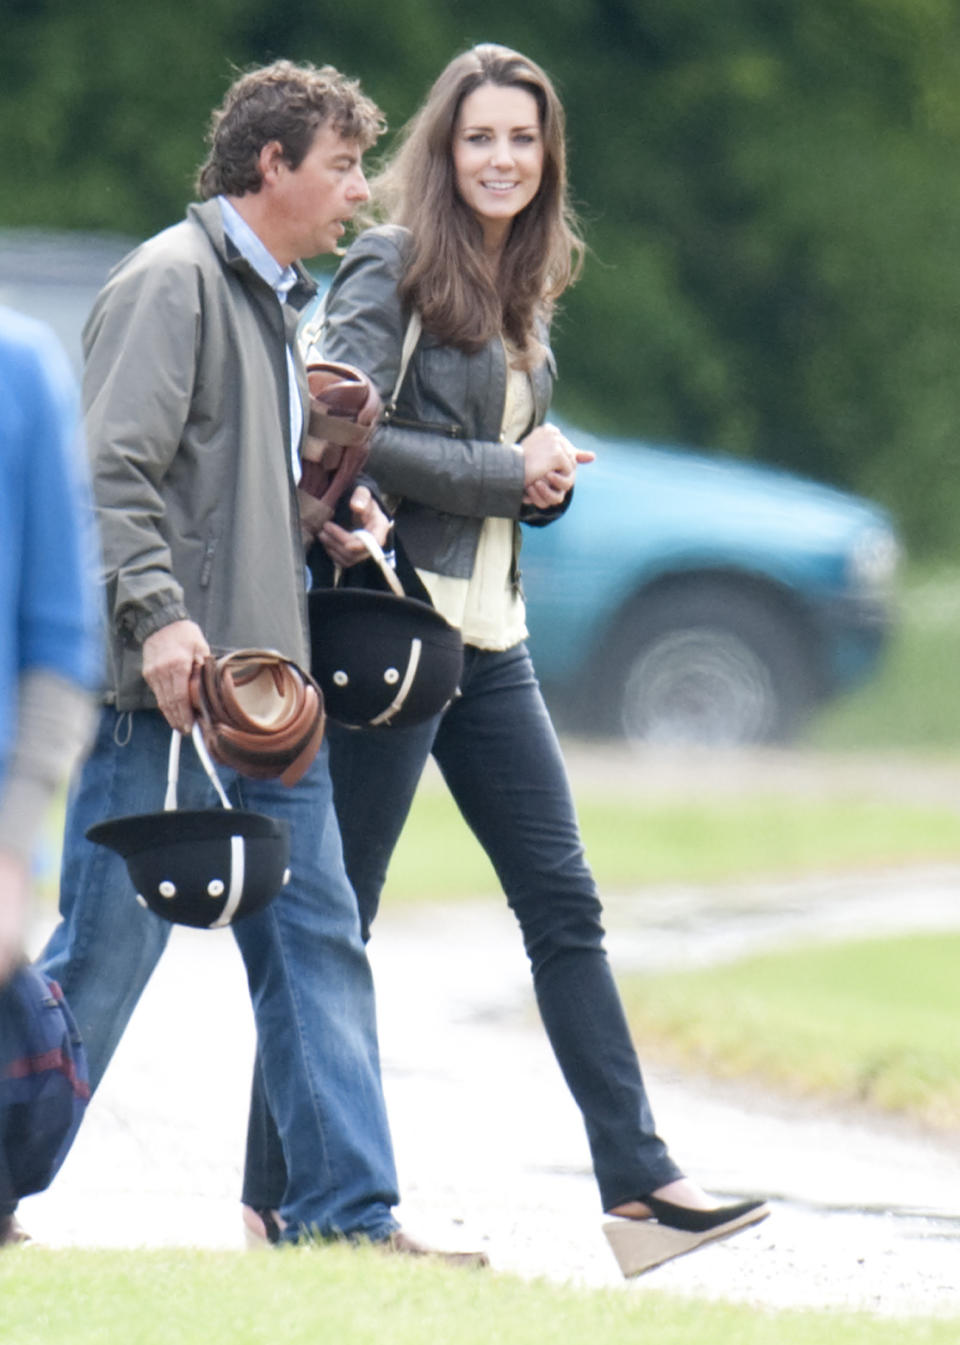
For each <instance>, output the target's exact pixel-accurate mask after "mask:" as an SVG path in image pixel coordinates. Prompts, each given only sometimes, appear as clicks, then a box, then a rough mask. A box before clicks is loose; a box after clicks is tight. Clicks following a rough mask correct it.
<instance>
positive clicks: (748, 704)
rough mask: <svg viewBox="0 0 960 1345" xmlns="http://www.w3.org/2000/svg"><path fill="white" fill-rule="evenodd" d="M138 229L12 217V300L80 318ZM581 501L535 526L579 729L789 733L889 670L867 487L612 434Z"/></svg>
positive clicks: (884, 577)
mask: <svg viewBox="0 0 960 1345" xmlns="http://www.w3.org/2000/svg"><path fill="white" fill-rule="evenodd" d="M130 246H131V244H130V243H129V242H127V241H126V240H123V239H111V238H107V239H103V238H86V237H83V236H74V235H56V234H33V233H26V234H23V233H18V232H11V233H7V234H4V233H3V232H2V231H0V303H8V304H11V305H12V306H14V307H18V308H23V309H25V310H26V311H28V312H31V313H33V314H34V315H35V316H38V317H43V318H45V319H46V320H47V321H51V322H52V323H53V324H54V325H55V326H56V328H57V330H58V332H59V334H60V336H61V338H62V339H63V340H64V342H65V344H66V345H67V348H68V350H69V351H70V353H71V355H72V357H73V358H74V360H75V361H76V362H77V363H78V365H79V359H80V329H81V326H82V323H83V319H84V317H85V315H86V313H87V311H88V309H89V307H90V304H91V303H92V301H93V298H94V295H95V294H96V292H97V290H98V289H99V287H100V286H101V284H102V283H103V281H104V279H105V278H106V275H107V272H108V270H109V268H110V267H111V266H112V265H113V264H114V262H116V261H117V260H119V258H120V257H121V256H122V255H123V254H124V253H125V252H126V251H127V250H128V249H129V247H130ZM563 428H564V429H565V431H566V433H567V434H568V435H569V437H570V438H571V439H572V440H573V441H574V442H575V443H577V444H579V445H581V446H583V447H585V448H592V449H593V450H594V451H595V452H596V454H597V461H596V462H595V463H592V464H590V465H589V466H585V467H582V468H581V469H580V471H579V473H578V477H577V487H576V494H575V499H574V501H573V503H572V505H571V507H570V509H569V510H568V511H567V513H566V515H565V516H564V517H563V519H561V520H560V521H559V522H558V523H556V524H554V525H553V526H551V527H548V528H542V529H534V528H525V529H524V530H523V531H524V549H523V555H522V562H523V576H524V587H525V590H526V594H527V600H528V606H529V627H530V632H531V639H530V646H531V650H532V653H533V656H534V660H535V662H536V666H537V670H538V672H539V674H540V678H541V681H542V683H543V686H544V691H545V693H546V695H547V697H548V699H549V701H550V703H551V707H552V708H553V709H554V711H555V712H556V713H557V715H558V718H559V721H560V722H561V724H564V725H566V726H568V727H570V728H575V729H578V730H586V731H596V732H604V733H610V732H613V733H620V734H624V735H626V736H627V737H628V738H631V739H635V740H641V741H652V742H677V741H681V742H700V743H711V744H738V743H765V742H777V741H783V740H785V739H788V738H790V737H791V736H792V735H793V734H794V733H795V732H796V731H797V729H798V728H799V727H800V726H801V725H802V724H803V722H804V721H805V719H806V718H807V717H808V716H809V714H810V713H811V711H812V710H813V709H814V708H815V707H816V706H817V705H819V704H822V703H823V702H824V701H826V700H828V699H829V698H830V697H832V696H835V695H837V694H838V693H840V692H842V691H846V690H849V689H851V688H853V687H855V686H857V685H858V684H859V683H861V682H863V681H865V680H866V679H867V678H869V677H870V675H871V674H872V673H873V672H874V671H875V669H876V667H877V665H878V661H879V658H880V655H881V652H882V650H883V646H884V642H885V638H886V635H887V631H888V627H889V624H890V598H889V594H890V587H891V583H892V580H893V576H894V571H895V567H896V560H897V553H898V545H897V540H896V537H895V533H894V529H893V527H892V524H891V521H890V519H889V517H888V516H887V515H886V514H885V513H884V512H883V511H882V510H881V509H879V508H878V507H876V506H875V505H873V504H870V503H868V502H867V501H866V500H862V499H859V498H857V497H856V496H853V495H849V494H845V493H843V492H841V491H837V490H832V489H830V488H828V487H826V486H821V485H817V484H816V483H814V482H812V481H808V480H804V479H803V478H801V477H798V476H794V475H789V474H787V473H784V472H779V471H776V470H774V469H771V468H766V467H758V466H751V465H746V464H744V463H742V462H739V461H737V460H735V459H730V458H722V457H713V456H706V455H700V454H694V453H689V452H686V451H682V450H677V449H669V448H654V447H651V446H650V445H648V444H645V443H643V442H640V441H636V440H613V439H606V438H604V439H600V438H596V437H594V436H591V435H589V434H586V433H584V432H583V431H581V430H580V429H578V428H576V427H575V426H572V425H564V426H563Z"/></svg>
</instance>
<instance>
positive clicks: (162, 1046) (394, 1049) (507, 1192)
mask: <svg viewBox="0 0 960 1345" xmlns="http://www.w3.org/2000/svg"><path fill="white" fill-rule="evenodd" d="M958 885H960V870H951V869H945V868H944V869H937V870H922V871H915V872H911V873H897V874H890V873H887V874H883V875H879V876H877V875H871V876H870V877H869V878H867V879H857V878H855V877H845V878H843V879H842V880H836V881H835V880H830V879H826V878H824V879H822V880H819V881H817V882H813V883H809V882H804V883H796V884H780V885H777V886H776V887H773V886H770V885H763V884H755V885H752V886H750V887H736V888H733V887H731V888H729V889H721V890H717V889H710V890H709V891H706V890H698V889H688V890H682V891H678V890H676V889H671V890H668V891H664V892H662V893H650V894H645V895H644V899H643V901H642V902H638V901H631V900H630V899H629V898H627V897H623V898H615V899H613V900H612V901H610V902H608V927H609V929H610V951H611V957H612V959H613V962H614V966H615V967H616V968H617V969H618V970H627V969H634V968H640V967H644V966H648V967H659V966H666V965H670V964H672V963H675V962H676V961H677V950H678V948H679V949H682V950H684V951H685V952H686V953H689V952H691V951H692V952H694V953H695V956H696V958H697V959H702V960H715V959H717V958H723V957H728V956H734V955H736V954H738V953H739V952H742V951H744V950H747V949H752V948H758V947H772V946H775V945H776V944H777V943H781V942H783V941H784V940H786V939H793V938H795V937H796V936H797V934H798V933H801V932H802V933H804V934H807V935H812V936H816V937H825V938H831V937H840V936H844V935H846V934H848V933H851V932H860V931H862V930H863V929H864V928H865V927H867V924H866V922H867V921H869V927H870V928H873V929H889V930H890V931H891V932H892V931H895V930H896V929H898V928H902V927H903V925H904V923H905V922H909V924H910V926H911V927H916V926H920V927H926V928H931V929H956V928H957V927H958V926H960V903H958V902H957V900H956V892H957V888H958ZM693 935H695V939H694V938H693V937H692V936H693ZM371 950H372V951H371V956H372V958H373V961H374V969H375V974H376V977H377V984H378V988H379V1005H380V1017H381V1040H382V1049H383V1059H384V1077H385V1084H386V1088H387V1093H388V1101H389V1106H390V1111H391V1117H392V1122H393V1126H394V1133H395V1141H396V1148H397V1157H398V1164H399V1168H400V1173H401V1186H402V1189H403V1192H404V1203H403V1206H402V1208H401V1210H400V1214H401V1217H402V1219H403V1221H404V1223H405V1225H406V1226H407V1227H408V1228H409V1229H410V1230H411V1231H413V1232H415V1233H417V1234H419V1235H421V1236H425V1237H427V1238H430V1239H431V1240H433V1241H434V1242H435V1243H436V1244H438V1245H441V1244H442V1245H445V1246H479V1247H484V1248H485V1249H486V1250H487V1251H488V1252H489V1254H490V1257H491V1260H492V1263H493V1265H494V1267H495V1268H497V1269H501V1270H509V1271H512V1272H515V1273H518V1274H520V1275H524V1276H543V1277H547V1278H549V1279H551V1280H555V1281H561V1282H572V1283H577V1284H584V1285H592V1286H607V1287H610V1288H612V1289H615V1290H617V1291H619V1292H627V1293H645V1292H648V1291H649V1290H653V1289H665V1290H669V1291H671V1292H675V1293H680V1294H692V1295H697V1296H702V1297H718V1298H719V1297H727V1298H732V1299H735V1300H738V1301H746V1302H750V1303H754V1304H765V1305H770V1306H788V1305H798V1306H817V1307H820V1306H830V1307H838V1308H851V1309H868V1310H870V1311H873V1312H877V1313H882V1314H897V1315H905V1316H908V1315H923V1314H932V1313H936V1314H956V1315H958V1317H960V1289H958V1286H960V1158H958V1153H957V1146H956V1144H955V1143H954V1144H952V1145H951V1144H948V1143H947V1142H945V1141H942V1140H936V1139H935V1138H933V1137H931V1136H926V1135H922V1134H919V1133H916V1132H913V1131H911V1130H908V1129H907V1128H905V1127H902V1126H898V1125H896V1124H893V1123H887V1124H881V1123H878V1122H868V1121H866V1120H865V1119H864V1118H862V1117H858V1116H852V1115H851V1116H837V1115H835V1114H832V1113H828V1112H825V1111H822V1110H818V1109H816V1108H814V1107H810V1106H798V1105H796V1104H790V1105H786V1104H784V1103H783V1102H781V1101H778V1100H773V1099H770V1098H768V1097H760V1096H747V1095H745V1094H743V1093H732V1092H729V1091H726V1090H724V1089H721V1088H718V1087H716V1086H713V1085H710V1086H708V1085H706V1084H703V1083H698V1082H691V1081H689V1080H687V1079H684V1078H680V1077H674V1076H671V1075H669V1074H665V1073H659V1072H656V1071H650V1070H648V1071H647V1074H648V1082H649V1085H650V1091H651V1096H652V1099H653V1103H654V1107H655V1110H656V1113H657V1119H658V1124H659V1127H660V1129H661V1131H662V1133H663V1134H664V1135H666V1136H667V1137H668V1138H669V1140H670V1144H671V1148H672V1149H673V1150H674V1152H675V1154H676V1155H677V1157H678V1158H679V1159H680V1161H681V1162H682V1163H683V1164H684V1166H686V1167H687V1168H688V1170H689V1171H691V1172H692V1173H694V1174H695V1175H696V1176H697V1177H698V1178H699V1179H700V1180H701V1181H702V1182H703V1183H704V1184H705V1185H707V1186H709V1187H711V1188H713V1189H715V1190H716V1191H718V1192H721V1193H727V1194H729V1195H731V1196H733V1195H738V1194H740V1193H742V1192H743V1193H746V1192H750V1193H753V1192H756V1193H759V1194H763V1195H766V1196H768V1197H769V1198H770V1199H771V1200H772V1201H773V1203H774V1213H773V1216H772V1217H771V1218H770V1219H769V1220H768V1221H767V1222H766V1223H764V1224H762V1225H760V1226H759V1227H758V1228H757V1229H755V1230H752V1231H749V1232H747V1233H745V1234H743V1235H741V1236H739V1237H737V1238H735V1239H732V1240H731V1241H730V1242H728V1243H723V1244H718V1245H715V1246H713V1247H710V1248H708V1249H703V1250H701V1251H699V1252H697V1253H696V1254H695V1255H693V1256H689V1257H685V1258H682V1259H680V1260H678V1261H675V1262H673V1263H671V1264H669V1265H667V1266H663V1267H661V1268H659V1269H657V1270H655V1271H653V1272H651V1273H650V1274H649V1275H647V1276H644V1277H641V1278H640V1279H639V1280H636V1281H631V1282H629V1283H626V1282H624V1281H623V1280H622V1279H621V1278H620V1277H619V1273H618V1271H617V1269H616V1265H615V1263H614V1261H613V1258H612V1256H611V1254H610V1252H609V1250H608V1249H607V1246H606V1243H605V1240H604V1239H603V1237H602V1234H601V1232H600V1227H601V1223H602V1217H601V1215H600V1212H599V1209H598V1202H597V1197H596V1192H595V1188H594V1185H593V1181H592V1178H591V1176H590V1172H589V1166H588V1155H587V1149H586V1143H585V1139H584V1136H583V1131H582V1126H581V1123H580V1119H579V1116H578V1114H577V1112H576V1110H575V1108H574V1106H573V1104H572V1102H571V1101H570V1099H569V1096H568V1095H567V1093H566V1091H565V1089H564V1087H563V1085H562V1083H561V1081H560V1078H559V1074H558V1071H557V1069H556V1066H555V1064H554V1062H553V1059H552V1057H551V1055H550V1053H549V1050H548V1047H547V1045H546V1042H545V1039H544V1037H543V1034H542V1032H541V1031H540V1029H539V1027H538V1025H537V1024H536V1022H535V1021H534V1016H533V1008H532V995H531V991H530V988H529V979H528V975H527V969H526V964H525V961H524V958H523V956H522V952H521V949H520V944H519V939H518V938H517V936H516V932H515V930H514V927H513V924H512V919H511V917H510V916H509V915H508V914H507V912H506V911H505V910H503V909H501V908H499V907H498V906H496V905H492V904H489V903H485V904H484V903H477V904H470V905H467V906H460V907H455V908H444V909H438V910H433V909H429V910H427V909H423V910H420V911H419V912H414V913H410V912H407V913H404V914H403V915H396V916H395V915H392V914H391V913H390V912H389V910H388V911H386V912H385V913H384V914H383V915H382V916H381V918H380V922H379V924H378V928H377V935H376V938H375V939H374V942H373V944H372V945H371ZM252 1052H253V1030H252V1023H251V1016H250V1009H249V1005H248V1002H247V997H246V991H245V985H244V979H243V973H242V968H241V965H240V961H239V957H238V956H237V954H236V950H235V947H234V945H233V941H232V939H231V938H230V937H229V935H228V934H209V933H198V932H194V931H187V930H177V931H175V935H174V940H173V943H172V944H171V947H170V949H169V951H168V953H167V955H166V957H165V958H164V960H163V963H162V964H161V967H160V969H159V971H158V973H157V975H156V976H155V978H154V980H153V982H152V983H151V985H150V987H149V989H148V991H147V994H146V995H145V997H144V1000H143V1002H142V1004H141V1006H140V1008H139V1009H138V1012H137V1014H136V1016H135V1019H134V1022H133V1024H132V1026H131V1028H130V1030H129V1032H128V1033H127V1036H126V1038H125V1039H124V1041H123V1043H122V1045H121V1047H120V1050H119V1052H118V1054H117V1057H116V1059H115V1061H114V1064H113V1066H112V1067H111V1070H110V1072H109V1074H108V1076H107V1078H106V1080H105V1081H104V1084H103V1086H102V1088H101V1089H100V1091H99V1093H98V1095H97V1097H96V1098H95V1100H94V1102H93V1104H92V1105H91V1108H90V1112H89V1115H88V1118H87V1121H86V1122H85V1125H84V1127H83V1129H82V1131H81V1134H80V1137H79V1139H78V1141H77V1144H76V1146H75V1148H74V1150H73V1152H72V1154H71V1155H70V1157H69V1159H68V1161H67V1164H66V1166H65V1168H64V1170H63V1172H62V1173H61V1175H60V1177H59V1178H58V1180H57V1181H56V1183H55V1184H54V1186H53V1188H52V1189H51V1190H50V1191H49V1192H46V1193H44V1194H43V1195H41V1196H37V1197H34V1198H33V1199H31V1200H29V1201H27V1202H25V1204H24V1207H23V1210H22V1218H23V1221H24V1222H25V1224H26V1225H27V1226H28V1227H29V1228H30V1229H31V1231H32V1232H33V1234H34V1236H35V1237H36V1238H37V1239H38V1240H40V1241H42V1242H44V1243H47V1244H50V1245H89V1246H118V1247H126V1246H163V1245H194V1246H204V1247H221V1248H237V1247H240V1246H241V1245H242V1239H241V1234H240V1220H239V1207H238V1204H237V1192H238V1190H239V1184H240V1166H241V1162H242V1153H243V1135H244V1125H245V1112H246V1094H247V1086H248V1078H249V1068H250V1062H251V1059H252Z"/></svg>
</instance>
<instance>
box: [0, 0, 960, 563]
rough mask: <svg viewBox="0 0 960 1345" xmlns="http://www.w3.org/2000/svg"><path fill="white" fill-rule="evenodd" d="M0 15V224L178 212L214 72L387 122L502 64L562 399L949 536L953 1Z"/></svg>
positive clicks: (958, 163)
mask: <svg viewBox="0 0 960 1345" xmlns="http://www.w3.org/2000/svg"><path fill="white" fill-rule="evenodd" d="M0 31H2V33H3V39H2V44H0V130H2V143H3V144H4V147H5V149H6V164H7V171H6V173H5V174H4V175H3V181H2V186H0V225H2V226H20V225H23V226H30V225H43V226H48V227H49V226H56V227H66V228H84V229H118V230H121V231H123V232H127V233H132V234H145V233H148V232H150V231H152V230H154V229H156V228H158V227H160V226H162V225H163V224H165V223H167V222H169V221H170V220H172V219H174V218H176V217H178V216H179V215H180V214H181V212H182V210H183V207H184V204H185V202H186V201H187V200H188V199H189V198H190V195H191V183H192V179H193V173H194V170H195V167H196V164H197V162H198V161H199V159H200V158H201V157H202V154H203V137H204V133H205V128H206V123H207V118H208V114H209V111H210V109H211V108H212V107H213V106H214V105H215V104H216V103H217V102H218V101H219V99H220V97H221V95H222V93H223V90H224V88H225V87H226V85H227V84H228V83H229V82H230V79H231V78H232V77H233V73H234V72H235V70H236V69H238V68H243V67H245V66H247V65H250V64H254V63H259V62H261V61H266V60H270V59H272V58H273V57H275V56H281V55H283V56H289V57H291V58H292V59H295V60H312V61H315V62H317V63H322V62H324V61H331V62H332V63H333V64H335V65H337V66H339V67H340V68H341V69H343V70H346V71H348V72H350V73H351V74H357V75H360V76H361V78H362V79H363V81H364V84H365V86H366V87H367V89H368V90H369V91H370V92H371V93H372V94H373V96H374V97H375V98H376V99H377V101H378V102H380V104H381V105H382V106H383V107H384V109H385V110H386V112H387V114H388V117H389V120H390V123H391V126H392V127H396V126H399V125H400V124H401V123H402V121H403V120H404V118H405V117H406V116H407V115H409V113H410V112H411V111H412V110H413V109H414V108H415V106H416V105H417V103H418V101H419V100H420V98H421V97H422V95H423V93H424V92H425V90H426V88H427V87H428V85H429V83H430V82H431V80H432V79H433V77H434V76H435V75H436V73H437V72H438V71H439V70H440V68H441V67H442V66H443V64H444V63H445V62H446V60H447V59H448V58H449V57H450V56H451V55H452V54H453V53H454V52H456V51H458V50H461V49H462V48H463V47H465V46H468V45H470V44H471V43H473V42H477V41H483V40H496V41H501V42H505V43H507V44H509V45H513V46H516V47H518V48H519V49H520V50H523V51H527V52H529V54H530V55H532V56H534V57H535V58H536V59H538V60H539V61H540V62H541V63H542V64H543V65H545V66H546V67H547V69H548V70H550V72H551V73H552V74H553V75H554V77H555V78H556V80H557V82H558V84H559V86H560V89H561V92H562V94H563V97H564V100H565V103H566V107H567V111H568V118H569V137H570V146H571V173H572V180H573V184H574V192H575V197H576V201H577V205H578V208H579V210H580V213H581V217H582V219H583V223H584V226H585V230H586V234H587V238H588V241H589V243H590V247H591V253H590V257H589V260H588V264H587V268H586V271H585V274H584V277H583V279H582V280H581V282H580V284H579V285H578V287H577V288H576V289H575V290H574V291H572V292H571V293H570V295H569V296H567V298H566V300H565V302H564V307H563V311H562V313H561V314H560V316H559V319H558V323H557V330H556V346H557V351H558V356H559V359H560V365H561V372H562V379H561V382H560V385H559V389H558V403H559V405H560V406H561V408H562V409H563V410H565V411H566V412H568V413H569V414H570V415H571V416H572V417H573V418H575V419H579V420H581V421H582V422H583V423H589V424H590V425H591V426H593V427H596V428H598V429H603V430H609V431H615V432H622V433H624V434H630V435H637V436H641V437H645V438H655V439H659V440H667V441H673V442H682V443H688V444H695V445H709V446H714V447H720V448H724V449H727V450H729V451H731V452H734V453H737V454H741V455H743V456H748V457H754V458H757V459H762V460H766V461H771V462H776V463H780V464H783V465H785V466H790V467H795V468H797V469H799V470H802V471H806V472H810V473H812V474H814V475H816V476H819V477H821V478H823V479H826V480H830V481H834V482H837V483H838V484H842V485H847V486H851V487H854V488H856V489H859V490H862V491H865V492H868V493H870V494H873V495H875V496H877V497H879V498H880V499H882V500H884V501H885V502H887V503H888V504H889V505H890V506H891V507H892V508H893V510H894V512H895V513H896V515H897V517H898V518H899V519H900V520H901V522H902V524H903V526H904V528H905V530H906V532H907V535H908V537H909V538H910V539H911V541H912V542H913V544H914V545H915V546H916V547H923V548H926V549H931V550H933V549H936V550H944V549H947V548H950V547H951V546H952V542H953V534H954V529H955V520H957V518H958V515H960V471H958V467H960V463H958V461H957V459H958V458H960V451H958V449H957V447H956V440H957V425H958V423H960V380H958V378H957V374H956V370H955V367H954V366H955V363H956V352H957V347H958V340H957V337H958V325H960V265H958V261H957V258H958V248H957V243H958V238H960V172H958V169H960V154H958V150H960V95H958V93H957V90H958V89H960V78H958V76H960V69H958V66H960V7H958V6H957V5H956V4H955V3H954V0H806V3H804V4H796V3H795V2H794V0H790V2H788V0H722V3H719V4H713V5H710V4H704V3H703V0H552V3H550V4H549V5H543V6H539V5H536V6H533V5H524V6H522V5H518V4H517V3H516V0H511V2H510V3H505V0H484V3H482V4H480V3H478V0H460V2H458V0H444V2H443V3H441V0H397V3H395V4H391V5H388V4H385V3H384V0H352V2H351V3H350V4H349V5H336V6H335V5H333V4H331V3H330V2H329V0H312V3H306V0H270V3H267V0H194V3H192V4H188V3H186V2H185V0H167V3H166V4H163V5H158V4H156V3H155V2H154V0H151V2H150V3H147V0H82V3H80V2H79V0H0ZM387 143H388V142H387Z"/></svg>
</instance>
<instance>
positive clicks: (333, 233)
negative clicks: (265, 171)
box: [273, 126, 370, 264]
mask: <svg viewBox="0 0 960 1345" xmlns="http://www.w3.org/2000/svg"><path fill="white" fill-rule="evenodd" d="M361 158H362V150H361V149H360V146H359V145H358V144H357V142H356V141H355V140H345V139H344V138H343V136H342V135H340V133H339V132H338V131H336V130H334V129H333V128H332V127H331V126H321V127H320V129H319V130H318V131H317V134H316V136H315V137H314V141H313V144H312V145H311V146H310V149H309V150H308V151H307V154H306V155H305V156H304V159H303V162H302V163H301V164H300V166H299V168H289V167H287V168H286V169H285V171H284V172H282V173H281V174H280V175H279V176H278V178H277V181H276V188H275V192H274V197H273V204H274V206H275V209H276V212H277V213H276V216H275V219H276V223H277V226H278V229H279V231H280V233H281V235H282V237H283V242H284V245H285V246H284V250H285V251H286V252H287V253H288V254H289V255H288V256H287V257H280V256H278V257H277V260H278V261H280V262H282V263H284V264H285V263H286V262H287V261H293V260H295V259H296V258H299V257H315V256H317V255H318V254H319V253H321V252H333V250H334V249H335V248H336V246H337V244H338V242H339V240H340V238H341V237H342V236H343V233H344V228H345V225H346V222H347V220H349V219H350V218H351V216H352V215H353V212H354V211H355V210H356V208H357V206H359V205H361V204H362V203H363V202H364V201H366V200H367V199H368V198H369V196H370V192H369V189H368V187H367V180H366V178H365V177H364V176H363V168H362V166H361Z"/></svg>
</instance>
